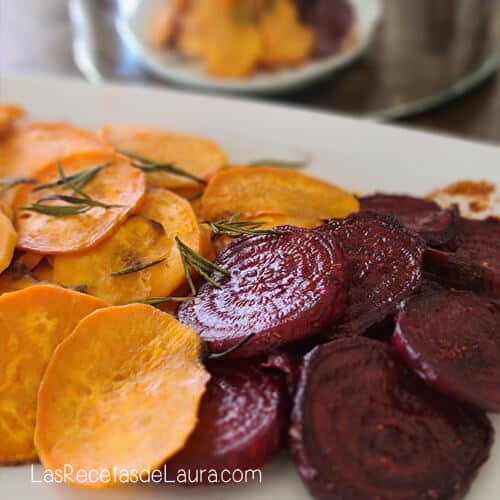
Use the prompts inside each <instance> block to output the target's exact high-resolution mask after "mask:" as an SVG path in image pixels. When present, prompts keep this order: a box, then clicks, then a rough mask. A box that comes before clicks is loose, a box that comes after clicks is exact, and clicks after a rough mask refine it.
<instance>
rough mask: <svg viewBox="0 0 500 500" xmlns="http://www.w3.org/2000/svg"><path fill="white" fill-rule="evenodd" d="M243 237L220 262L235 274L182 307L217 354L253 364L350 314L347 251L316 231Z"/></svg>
mask: <svg viewBox="0 0 500 500" xmlns="http://www.w3.org/2000/svg"><path fill="white" fill-rule="evenodd" d="M279 229H280V230H282V231H283V234H272V235H261V236H255V237H242V238H239V239H238V240H236V241H235V242H234V243H233V244H232V245H230V246H229V247H228V248H227V249H226V250H225V251H224V252H222V253H221V254H220V255H219V257H218V258H217V259H216V261H215V262H216V264H218V265H219V266H221V267H222V268H223V269H225V270H226V271H227V272H228V273H229V275H227V276H224V277H222V278H220V279H218V281H219V284H220V287H219V288H217V287H215V286H213V285H212V284H211V283H204V284H203V285H202V286H201V287H200V288H199V289H198V295H197V299H196V300H194V301H189V302H184V303H182V304H181V305H180V306H179V310H178V317H179V320H180V321H182V322H183V323H185V324H188V325H190V326H192V327H193V328H194V329H195V330H196V331H197V332H198V333H199V334H200V336H201V338H202V339H203V340H205V341H206V342H207V346H208V349H209V350H210V351H211V352H221V351H225V350H226V349H229V348H232V347H234V346H235V345H237V344H238V343H240V342H241V341H243V340H244V339H245V338H246V337H248V336H249V335H251V334H253V335H254V336H253V338H251V339H250V340H249V341H248V342H246V343H245V344H244V345H243V346H241V347H240V348H238V349H237V350H236V351H235V352H234V353H232V354H231V356H233V357H240V358H242V357H251V356H257V355H260V354H266V353H269V352H270V350H272V349H275V348H278V347H280V346H282V345H285V344H290V343H292V342H294V341H298V340H301V339H304V338H307V337H311V336H312V335H314V334H316V333H318V332H319V331H320V330H321V329H322V328H324V327H325V326H327V325H329V324H331V322H332V321H334V320H335V319H336V318H338V316H339V315H340V314H342V313H343V312H344V308H345V302H346V296H347V287H348V285H349V270H348V266H347V265H346V261H345V259H344V254H343V252H342V249H341V248H340V247H339V245H337V243H336V242H335V241H334V240H333V239H331V238H329V237H325V236H323V235H322V234H320V233H319V232H318V231H316V230H307V229H301V228H293V227H289V226H280V227H279Z"/></svg>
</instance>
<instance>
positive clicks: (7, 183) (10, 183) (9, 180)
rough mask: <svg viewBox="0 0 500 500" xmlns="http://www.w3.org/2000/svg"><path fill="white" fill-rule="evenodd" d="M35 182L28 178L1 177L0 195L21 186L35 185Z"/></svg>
mask: <svg viewBox="0 0 500 500" xmlns="http://www.w3.org/2000/svg"><path fill="white" fill-rule="evenodd" d="M36 183H37V180H36V179H32V178H30V177H2V178H0V194H4V193H6V192H7V191H8V190H9V189H12V188H14V187H16V186H19V185H21V184H36Z"/></svg>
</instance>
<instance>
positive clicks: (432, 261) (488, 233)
mask: <svg viewBox="0 0 500 500" xmlns="http://www.w3.org/2000/svg"><path fill="white" fill-rule="evenodd" d="M457 247H458V249H457V251H456V252H444V251H439V250H433V249H429V250H428V251H427V252H426V255H425V267H426V269H428V270H429V271H430V272H432V273H434V274H436V275H437V276H438V278H439V279H440V280H441V281H443V282H444V283H446V284H448V285H450V286H453V287H456V288H465V289H472V290H476V291H481V292H484V293H486V294H487V295H490V296H492V297H497V298H500V219H496V218H493V217H490V218H488V219H486V220H470V219H465V218H461V219H460V223H459V231H458V238H457Z"/></svg>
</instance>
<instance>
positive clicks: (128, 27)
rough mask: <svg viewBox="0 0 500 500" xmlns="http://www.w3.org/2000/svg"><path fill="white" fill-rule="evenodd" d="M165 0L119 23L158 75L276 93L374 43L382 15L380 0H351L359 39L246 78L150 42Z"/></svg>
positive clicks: (153, 0) (148, 0) (146, 3)
mask: <svg viewBox="0 0 500 500" xmlns="http://www.w3.org/2000/svg"><path fill="white" fill-rule="evenodd" d="M164 1H165V0H142V1H140V2H138V4H137V6H136V8H135V9H133V10H132V12H131V13H130V14H129V15H128V16H127V17H126V18H125V19H123V21H122V22H121V24H120V31H121V34H122V36H123V37H124V39H125V42H126V44H127V45H128V46H129V48H130V49H131V50H132V51H133V52H134V53H135V54H136V55H137V56H138V57H139V58H140V59H141V60H142V62H143V63H144V65H145V66H146V67H147V68H149V69H150V70H151V71H152V72H153V73H155V74H156V75H157V76H158V77H160V78H163V79H166V80H170V81H173V82H176V83H179V84H183V85H188V86H190V87H196V88H203V89H208V90H215V91H221V92H222V91H223V92H233V93H236V92H237V93H247V94H276V93H280V92H286V91H290V90H293V89H298V88H301V87H304V86H305V85H307V84H310V83H312V82H315V81H318V80H321V79H322V78H324V77H325V76H327V75H330V74H332V73H333V72H335V71H336V70H339V69H341V68H343V67H345V66H346V65H347V64H349V63H350V62H352V61H354V60H355V59H356V58H357V57H358V56H360V55H361V54H362V53H363V52H364V51H365V50H366V49H367V48H368V47H369V45H370V44H371V42H372V39H373V35H374V33H375V29H376V27H377V25H378V23H379V20H380V18H381V15H382V3H381V0H350V2H351V4H352V5H353V7H354V10H355V18H356V20H355V29H356V33H357V36H358V40H357V43H356V44H355V45H354V46H353V47H352V48H349V49H347V50H346V51H343V52H342V53H339V54H335V55H333V56H329V57H325V58H322V59H317V60H312V61H310V62H307V63H305V64H303V65H301V66H299V67H296V68H286V69H281V70H276V71H259V72H257V73H256V74H255V75H252V76H249V77H247V78H244V79H226V78H216V77H214V76H211V75H208V74H207V73H206V72H205V71H204V69H203V67H202V65H200V64H199V63H196V62H193V61H190V60H187V59H186V58H184V57H183V56H181V55H179V54H178V53H177V52H175V51H173V50H170V51H169V50H157V49H155V48H153V47H151V46H150V43H149V25H150V19H151V16H152V14H153V13H154V12H155V10H156V9H157V8H158V6H159V5H160V4H161V3H163V2H164Z"/></svg>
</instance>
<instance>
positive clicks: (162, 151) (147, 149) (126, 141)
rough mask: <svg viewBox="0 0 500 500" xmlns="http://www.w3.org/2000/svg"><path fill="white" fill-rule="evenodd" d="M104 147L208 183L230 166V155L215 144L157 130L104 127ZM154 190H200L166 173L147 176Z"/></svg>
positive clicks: (189, 180)
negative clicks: (180, 170) (222, 169)
mask: <svg viewBox="0 0 500 500" xmlns="http://www.w3.org/2000/svg"><path fill="white" fill-rule="evenodd" d="M100 136H101V139H102V140H103V142H104V143H106V144H109V145H111V146H113V147H114V148H116V149H118V150H125V151H129V152H131V153H135V154H137V155H140V156H143V157H146V158H148V159H150V160H152V161H155V162H158V163H167V164H174V165H175V166H176V167H179V168H182V169H184V170H186V171H187V172H189V173H191V174H194V175H195V176H196V177H199V178H200V179H204V180H208V179H210V178H211V177H212V176H213V175H214V174H215V173H216V172H218V171H219V170H220V169H221V168H222V167H224V166H225V164H226V155H225V154H224V152H223V151H222V150H221V149H220V148H219V146H218V145H217V144H215V143H214V142H212V141H210V140H208V139H205V138H203V137H197V136H195V135H190V134H181V133H177V132H169V131H166V130H161V129H154V128H137V127H136V128H134V127H102V128H101V131H100ZM147 180H148V183H149V184H151V185H153V186H159V187H164V188H168V189H174V188H187V187H189V188H192V187H199V186H200V184H199V183H197V182H196V181H193V180H191V179H188V178H186V177H182V176H179V175H174V174H170V173H166V172H153V173H148V174H147Z"/></svg>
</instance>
